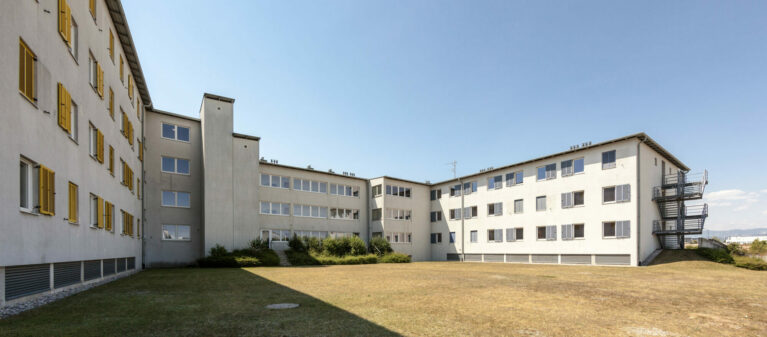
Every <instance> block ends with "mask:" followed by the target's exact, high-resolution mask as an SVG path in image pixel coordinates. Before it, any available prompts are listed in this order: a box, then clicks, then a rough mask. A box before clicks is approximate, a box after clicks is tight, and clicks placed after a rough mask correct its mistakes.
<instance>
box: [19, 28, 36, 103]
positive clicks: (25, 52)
mask: <svg viewBox="0 0 767 337" xmlns="http://www.w3.org/2000/svg"><path fill="white" fill-rule="evenodd" d="M36 68H37V56H35V53H33V52H32V50H31V49H29V47H28V46H27V44H26V43H24V41H23V40H21V38H19V92H21V94H22V95H24V97H26V98H27V99H28V100H29V101H30V102H32V103H34V104H37V96H36V92H35V89H36V86H35V70H36Z"/></svg>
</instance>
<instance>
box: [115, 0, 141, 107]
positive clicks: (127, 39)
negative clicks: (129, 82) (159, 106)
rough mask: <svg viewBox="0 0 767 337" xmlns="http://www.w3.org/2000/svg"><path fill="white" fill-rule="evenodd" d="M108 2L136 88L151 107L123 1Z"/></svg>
mask: <svg viewBox="0 0 767 337" xmlns="http://www.w3.org/2000/svg"><path fill="white" fill-rule="evenodd" d="M106 3H107V10H108V11H109V15H110V16H111V17H112V22H113V23H114V25H115V30H116V33H117V37H118V38H119V39H120V45H122V48H123V54H125V61H126V63H128V67H130V70H131V74H133V80H134V81H135V82H136V89H138V92H139V95H141V101H142V102H143V103H144V105H145V106H147V107H151V106H152V98H151V97H150V96H149V90H148V89H147V86H146V80H145V79H144V72H143V71H141V62H139V60H138V52H137V51H136V46H135V45H134V44H133V37H132V36H131V33H130V28H128V20H126V19H125V12H124V11H123V6H122V3H121V2H120V0H106Z"/></svg>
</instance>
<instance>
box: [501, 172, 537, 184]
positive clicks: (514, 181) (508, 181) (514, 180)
mask: <svg viewBox="0 0 767 337" xmlns="http://www.w3.org/2000/svg"><path fill="white" fill-rule="evenodd" d="M536 174H537V173H536ZM509 176H511V179H509ZM518 176H521V177H522V182H520V183H518V182H517V177H518ZM524 183H525V174H524V171H514V172H509V173H506V187H511V186H517V185H522V184H524Z"/></svg>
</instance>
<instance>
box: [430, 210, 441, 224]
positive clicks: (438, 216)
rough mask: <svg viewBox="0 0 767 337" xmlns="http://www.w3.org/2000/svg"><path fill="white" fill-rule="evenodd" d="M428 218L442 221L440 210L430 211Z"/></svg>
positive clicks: (432, 220) (433, 220)
mask: <svg viewBox="0 0 767 337" xmlns="http://www.w3.org/2000/svg"><path fill="white" fill-rule="evenodd" d="M430 219H431V222H437V221H442V212H440V211H434V212H431V215H430Z"/></svg>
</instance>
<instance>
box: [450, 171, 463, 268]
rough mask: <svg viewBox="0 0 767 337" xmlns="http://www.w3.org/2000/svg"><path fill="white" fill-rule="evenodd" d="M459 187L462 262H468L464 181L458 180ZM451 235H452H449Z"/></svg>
mask: <svg viewBox="0 0 767 337" xmlns="http://www.w3.org/2000/svg"><path fill="white" fill-rule="evenodd" d="M458 185H459V186H461V213H460V214H461V262H464V261H466V250H465V249H464V244H465V242H466V235H464V234H466V232H465V231H464V227H463V222H464V218H465V217H466V216H465V214H463V207H464V206H463V197H464V195H465V193H464V190H463V180H461V179H460V178H459V179H458ZM448 235H450V233H448Z"/></svg>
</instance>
